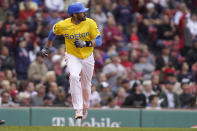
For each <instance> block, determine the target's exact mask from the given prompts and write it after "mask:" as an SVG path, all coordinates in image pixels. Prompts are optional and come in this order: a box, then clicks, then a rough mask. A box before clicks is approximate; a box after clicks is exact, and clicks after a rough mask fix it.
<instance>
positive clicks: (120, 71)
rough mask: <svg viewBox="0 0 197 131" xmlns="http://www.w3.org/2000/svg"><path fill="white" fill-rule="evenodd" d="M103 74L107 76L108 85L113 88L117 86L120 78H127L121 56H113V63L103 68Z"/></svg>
mask: <svg viewBox="0 0 197 131" xmlns="http://www.w3.org/2000/svg"><path fill="white" fill-rule="evenodd" d="M103 73H104V74H105V75H106V77H107V79H108V83H109V85H110V86H111V87H112V88H113V87H114V86H115V85H116V83H117V77H118V76H122V77H123V78H125V77H126V70H125V68H124V67H123V66H122V65H121V64H120V58H119V56H113V58H112V63H109V64H107V65H105V66H104V67H103Z"/></svg>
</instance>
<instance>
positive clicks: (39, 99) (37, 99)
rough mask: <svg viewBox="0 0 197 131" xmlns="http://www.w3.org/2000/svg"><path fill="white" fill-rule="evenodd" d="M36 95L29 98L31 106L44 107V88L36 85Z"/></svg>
mask: <svg viewBox="0 0 197 131" xmlns="http://www.w3.org/2000/svg"><path fill="white" fill-rule="evenodd" d="M36 91H37V93H38V94H37V95H35V96H33V97H32V98H31V105H32V106H43V105H44V96H45V86H43V85H41V84H38V85H37V86H36Z"/></svg>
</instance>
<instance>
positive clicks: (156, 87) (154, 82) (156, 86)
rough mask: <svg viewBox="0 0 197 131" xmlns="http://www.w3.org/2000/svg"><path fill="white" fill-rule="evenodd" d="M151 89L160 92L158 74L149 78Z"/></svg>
mask: <svg viewBox="0 0 197 131" xmlns="http://www.w3.org/2000/svg"><path fill="white" fill-rule="evenodd" d="M151 83H152V88H153V91H154V92H155V93H156V94H157V95H159V94H160V93H161V86H160V84H159V75H153V76H152V79H151Z"/></svg>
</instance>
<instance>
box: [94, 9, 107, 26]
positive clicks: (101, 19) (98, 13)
mask: <svg viewBox="0 0 197 131" xmlns="http://www.w3.org/2000/svg"><path fill="white" fill-rule="evenodd" d="M92 18H94V19H95V20H96V22H97V24H98V25H100V26H104V24H105V23H106V21H107V17H106V15H105V13H104V12H102V9H101V6H100V5H96V7H95V10H94V14H92Z"/></svg>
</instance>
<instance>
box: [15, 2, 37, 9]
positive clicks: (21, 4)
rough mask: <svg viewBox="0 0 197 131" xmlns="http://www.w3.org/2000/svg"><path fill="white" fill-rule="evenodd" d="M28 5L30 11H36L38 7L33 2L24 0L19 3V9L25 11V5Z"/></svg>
mask: <svg viewBox="0 0 197 131" xmlns="http://www.w3.org/2000/svg"><path fill="white" fill-rule="evenodd" d="M27 4H28V6H29V8H30V9H32V10H35V11H36V10H37V9H38V5H37V3H35V2H34V0H33V1H32V0H25V1H22V2H20V3H19V9H20V10H25V9H26V5H27Z"/></svg>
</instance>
